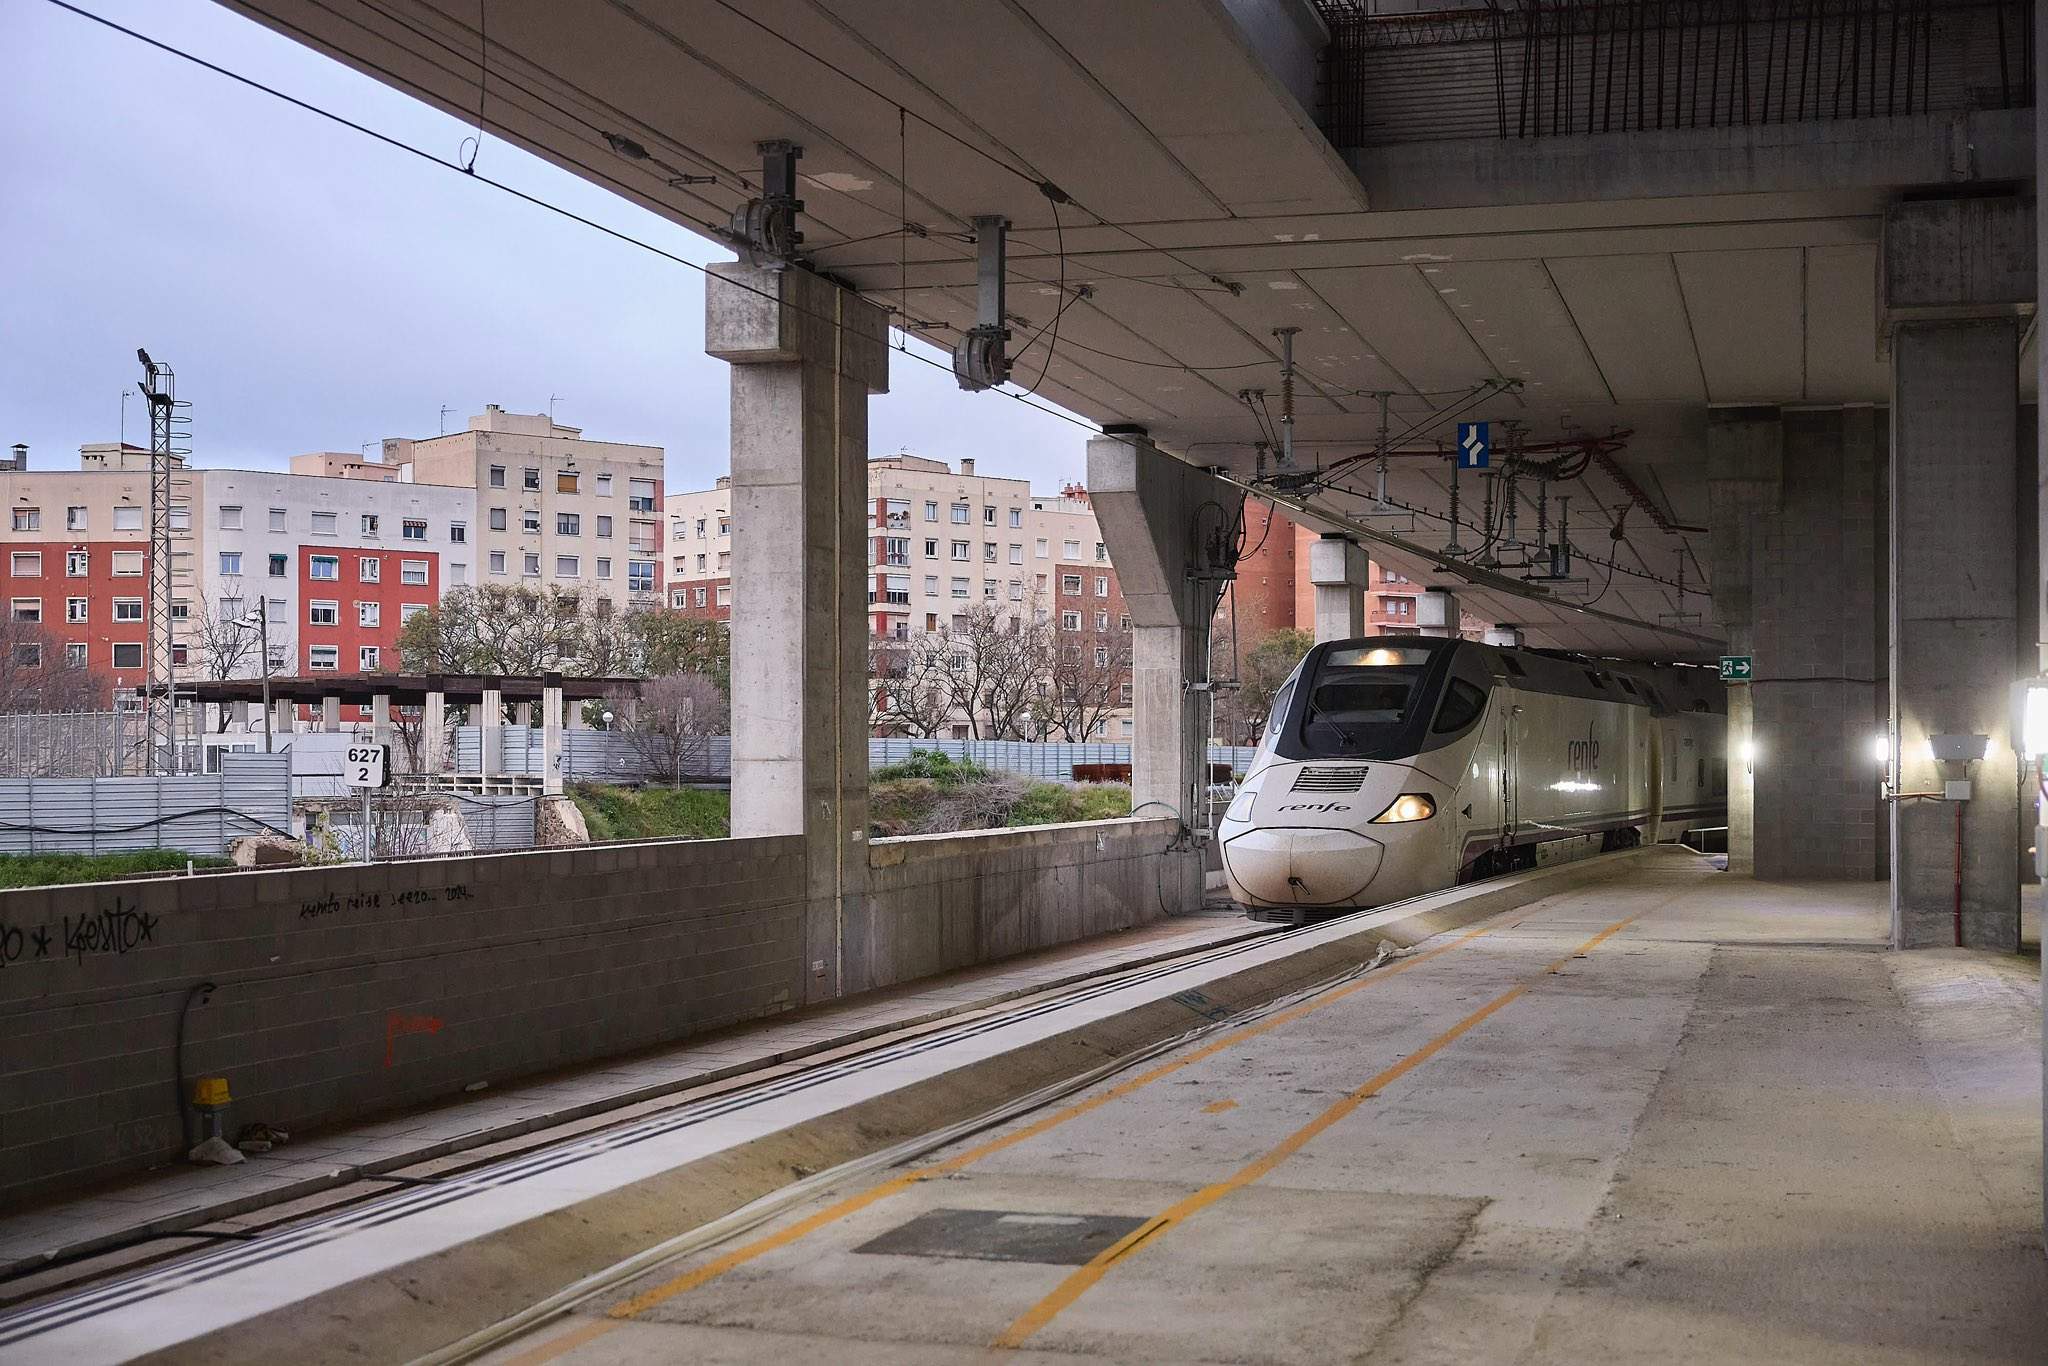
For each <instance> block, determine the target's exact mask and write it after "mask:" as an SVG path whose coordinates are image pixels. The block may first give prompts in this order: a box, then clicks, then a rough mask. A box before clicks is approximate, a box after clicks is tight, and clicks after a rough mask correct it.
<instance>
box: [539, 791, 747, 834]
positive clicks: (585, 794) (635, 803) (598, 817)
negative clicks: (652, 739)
mask: <svg viewBox="0 0 2048 1366" xmlns="http://www.w3.org/2000/svg"><path fill="white" fill-rule="evenodd" d="M569 797H570V799H571V800H572V801H574V802H575V803H576V808H577V809H578V810H579V811H581V812H582V813H583V823H584V824H585V825H587V826H588V827H589V828H590V838H592V839H593V840H665V839H685V840H722V839H725V838H726V837H727V836H729V835H731V834H732V794H731V793H730V792H726V791H724V790H722V789H707V788H697V787H682V788H676V787H610V786H607V785H605V784H602V783H576V784H573V785H571V786H570V788H569Z"/></svg>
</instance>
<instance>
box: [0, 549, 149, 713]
mask: <svg viewBox="0 0 2048 1366" xmlns="http://www.w3.org/2000/svg"><path fill="white" fill-rule="evenodd" d="M26 534H33V532H28V533H26ZM148 559H149V557H148V550H147V547H146V546H145V545H144V544H142V543H141V542H139V541H109V540H41V541H29V540H22V539H10V540H8V542H7V545H6V555H5V556H4V558H0V595H4V598H5V601H6V605H7V615H8V617H9V619H10V620H13V621H20V622H31V623H36V624H39V625H40V626H41V627H42V628H43V635H44V638H45V641H46V642H47V645H46V646H45V647H44V648H47V649H50V650H60V651H62V652H63V655H64V662H66V663H70V664H75V665H84V666H85V667H86V668H88V669H90V670H91V671H92V672H93V673H94V674H96V675H98V676H99V677H101V678H103V679H105V680H106V681H107V682H108V683H109V684H111V685H113V686H114V687H117V688H119V687H129V688H132V687H136V686H138V685H140V684H141V683H142V682H143V680H144V676H145V672H146V670H147V668H148V660H147V655H146V650H147V645H146V642H147V641H148V639H149V563H148ZM18 648H19V649H21V650H23V651H27V650H31V649H34V648H35V647H34V646H33V645H32V644H30V643H29V642H20V643H19V644H18ZM177 648H178V650H179V651H180V652H182V651H183V649H184V646H182V645H180V646H178V647H177ZM18 662H20V663H24V664H27V663H41V662H42V661H41V660H40V659H36V660H30V659H28V658H26V657H24V658H23V659H21V660H19V661H18ZM51 662H53V663H54V662H57V661H55V660H52V661H51Z"/></svg>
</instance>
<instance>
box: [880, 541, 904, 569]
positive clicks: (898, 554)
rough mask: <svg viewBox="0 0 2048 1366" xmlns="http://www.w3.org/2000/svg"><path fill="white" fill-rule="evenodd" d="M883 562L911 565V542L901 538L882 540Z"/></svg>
mask: <svg viewBox="0 0 2048 1366" xmlns="http://www.w3.org/2000/svg"><path fill="white" fill-rule="evenodd" d="M882 562H883V563H884V564H909V563H910V542H909V541H908V540H906V539H904V538H903V537H901V536H884V537H883V538H882Z"/></svg>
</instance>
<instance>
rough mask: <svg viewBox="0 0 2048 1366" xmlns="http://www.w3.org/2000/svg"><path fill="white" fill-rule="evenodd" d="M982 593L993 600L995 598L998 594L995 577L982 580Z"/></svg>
mask: <svg viewBox="0 0 2048 1366" xmlns="http://www.w3.org/2000/svg"><path fill="white" fill-rule="evenodd" d="M981 595H982V596H983V597H985V598H989V599H991V600H993V599H994V597H995V595H996V581H995V580H994V579H983V580H982V581H981Z"/></svg>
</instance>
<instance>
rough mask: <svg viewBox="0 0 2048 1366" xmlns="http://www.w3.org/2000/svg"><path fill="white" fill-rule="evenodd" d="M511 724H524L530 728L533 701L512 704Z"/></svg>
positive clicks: (531, 724)
mask: <svg viewBox="0 0 2048 1366" xmlns="http://www.w3.org/2000/svg"><path fill="white" fill-rule="evenodd" d="M512 724H513V725H515V726H525V727H528V728H529V729H530V728H531V727H532V726H533V703H531V702H514V703H513V704H512Z"/></svg>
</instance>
